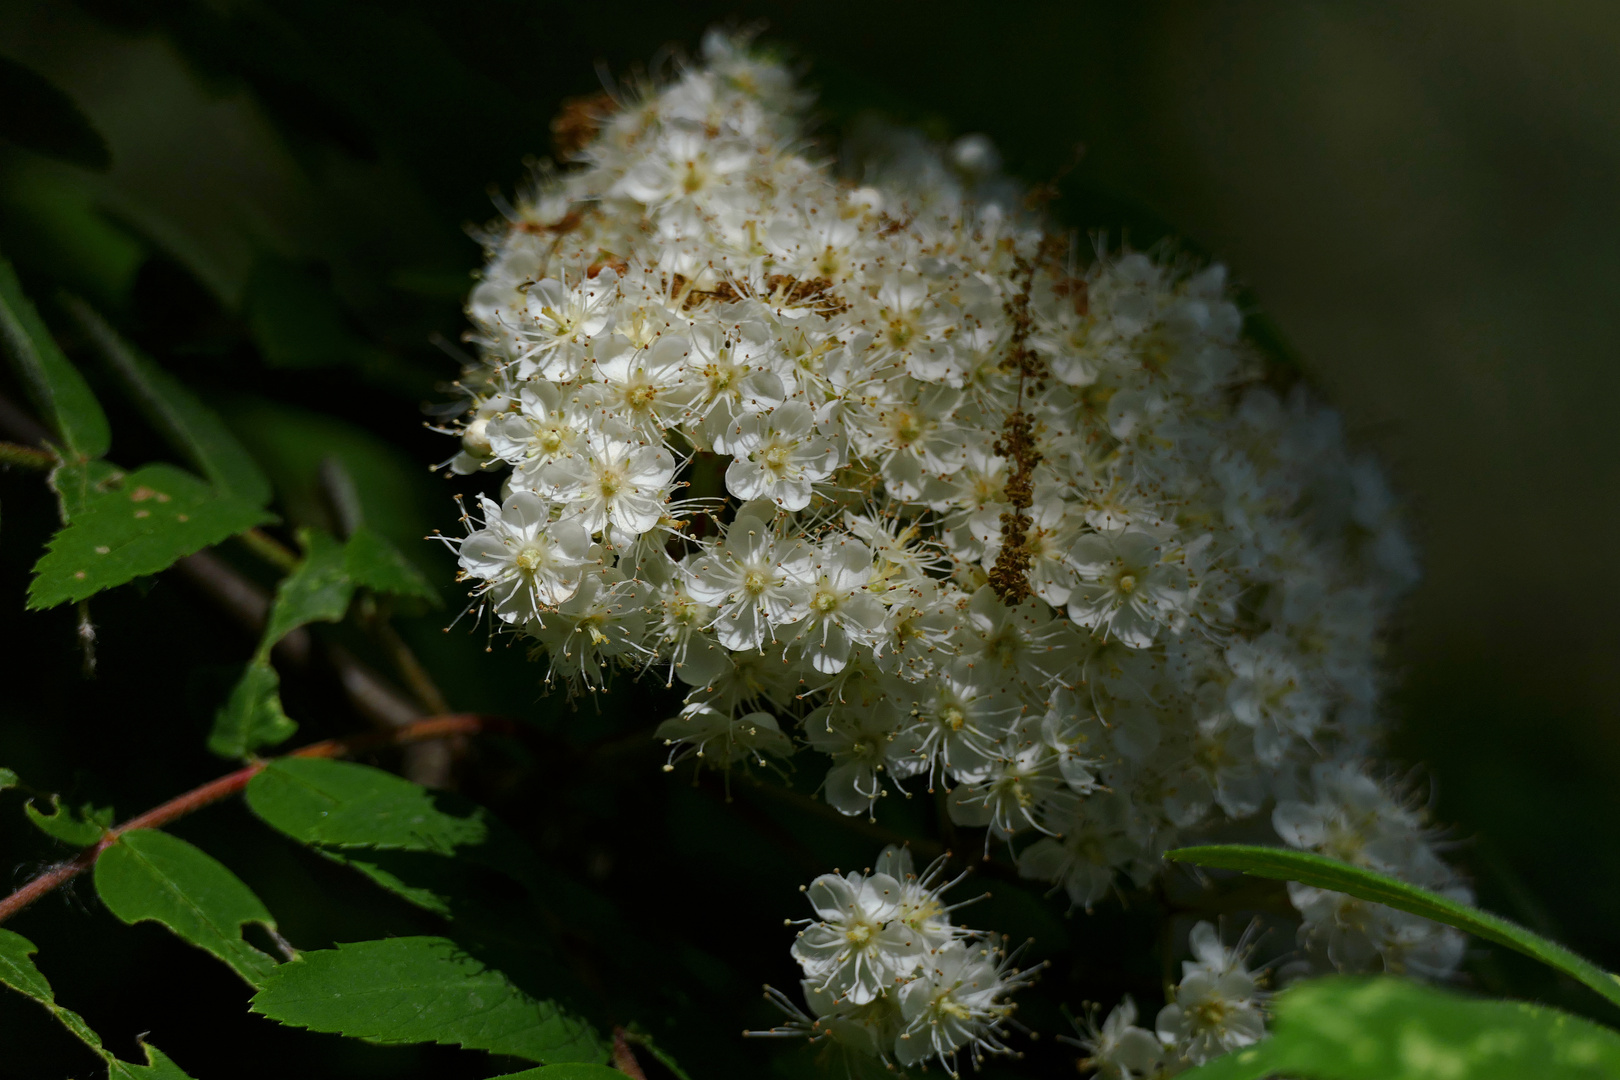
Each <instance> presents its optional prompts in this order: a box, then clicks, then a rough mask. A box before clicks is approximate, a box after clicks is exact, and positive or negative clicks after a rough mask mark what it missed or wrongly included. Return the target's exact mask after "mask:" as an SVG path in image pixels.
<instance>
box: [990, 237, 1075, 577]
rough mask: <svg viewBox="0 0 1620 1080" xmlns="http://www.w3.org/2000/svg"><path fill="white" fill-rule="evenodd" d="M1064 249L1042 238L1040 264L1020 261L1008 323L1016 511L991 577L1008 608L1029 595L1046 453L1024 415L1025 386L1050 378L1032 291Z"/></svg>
mask: <svg viewBox="0 0 1620 1080" xmlns="http://www.w3.org/2000/svg"><path fill="white" fill-rule="evenodd" d="M1061 244H1062V241H1061V239H1058V238H1054V237H1051V236H1047V237H1044V238H1042V240H1041V244H1040V247H1039V249H1038V250H1037V252H1036V255H1035V258H1034V259H1025V258H1024V257H1023V256H1021V255H1020V256H1016V257H1015V258H1014V260H1013V266H1014V268H1015V270H1016V273H1017V275H1018V277H1019V278H1020V279H1021V282H1020V288H1019V290H1018V292H1016V293H1014V294H1013V295H1012V296H1009V297H1008V298H1007V303H1006V312H1007V321H1008V323H1009V324H1010V325H1011V327H1012V331H1011V333H1010V334H1009V335H1008V339H1007V356H1006V359H1004V360H1003V361H1002V365H1001V366H1002V368H1003V370H1007V371H1016V372H1018V403H1017V404H1016V405H1015V406H1014V407H1013V411H1012V412H1010V413H1008V414H1007V421H1006V423H1005V425H1003V427H1002V429H1001V437H1000V438H999V439H997V440H996V444H995V447H994V449H995V452H996V453H997V454H999V455H1000V456H1001V457H1004V458H1006V459H1007V460H1008V461H1010V462H1011V463H1012V471H1011V472H1010V473H1009V474H1008V476H1007V483H1006V487H1005V494H1006V497H1007V501H1008V502H1009V503H1011V504H1012V509H1011V510H1008V511H1005V512H1003V513H1002V515H1001V551H1000V552H999V553H998V554H997V555H996V562H995V565H994V566H992V567H991V568H990V574H989V578H990V588H992V589H993V590H995V593H996V595H997V596H998V597H1000V598H1001V602H1002V603H1003V604H1006V605H1007V606H1008V607H1016V606H1017V605H1018V604H1020V603H1022V602H1023V600H1024V598H1025V597H1026V596H1028V595H1029V565H1030V561H1031V559H1030V553H1029V547H1028V536H1029V529H1030V526H1031V525H1033V524H1034V523H1035V521H1034V519H1033V518H1031V517H1030V516H1029V514H1028V513H1027V512H1026V511H1028V510H1029V508H1030V506H1031V505H1032V504H1033V503H1034V502H1035V466H1036V465H1039V464H1040V462H1041V452H1040V451H1039V450H1037V449H1036V448H1035V419H1034V417H1032V416H1030V415H1029V413H1027V412H1025V411H1024V383H1025V382H1026V381H1030V380H1033V381H1034V383H1035V387H1036V389H1037V390H1040V389H1043V388H1044V387H1045V382H1044V380H1045V378H1046V374H1047V369H1046V361H1045V360H1044V359H1042V358H1041V355H1040V354H1039V353H1037V352H1036V351H1035V350H1034V349H1032V348H1030V347H1029V332H1030V330H1031V329H1032V327H1033V326H1034V316H1032V315H1031V314H1030V310H1029V299H1030V291H1031V290H1032V289H1033V287H1034V284H1035V271H1036V269H1037V268H1038V267H1039V266H1040V264H1041V263H1042V262H1045V261H1047V260H1049V259H1052V258H1054V257H1056V255H1057V254H1058V253H1059V251H1060V250H1061Z"/></svg>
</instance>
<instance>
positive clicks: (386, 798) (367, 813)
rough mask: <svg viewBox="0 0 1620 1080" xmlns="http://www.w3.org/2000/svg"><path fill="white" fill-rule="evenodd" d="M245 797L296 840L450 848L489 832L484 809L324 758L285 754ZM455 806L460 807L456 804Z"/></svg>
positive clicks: (470, 843) (368, 769)
mask: <svg viewBox="0 0 1620 1080" xmlns="http://www.w3.org/2000/svg"><path fill="white" fill-rule="evenodd" d="M247 803H248V806H249V808H250V809H252V811H253V812H254V813H255V814H257V815H259V817H260V818H262V819H263V820H264V821H265V822H266V823H267V824H269V825H270V826H271V827H272V828H275V829H277V830H279V831H281V832H283V833H286V834H287V835H288V836H290V837H292V838H293V839H294V840H298V841H300V842H302V843H305V844H316V845H321V846H327V847H339V848H353V847H366V848H394V849H399V850H404V851H425V852H431V853H433V854H436V855H453V854H455V852H456V849H457V848H458V847H469V846H476V845H478V844H481V843H483V842H484V840H485V839H486V838H487V837H488V836H489V832H490V828H489V823H488V819H487V815H486V813H485V811H484V810H483V809H482V808H480V807H477V806H473V805H471V804H468V805H467V806H466V807H465V813H464V814H462V815H457V814H452V813H448V812H446V811H445V810H444V809H442V806H443V805H453V803H451V802H450V801H449V800H447V799H445V797H443V796H435V795H434V794H433V793H432V792H430V791H428V790H427V789H426V788H424V787H421V786H420V785H417V784H413V783H411V782H410V781H409V780H405V779H402V778H400V777H398V776H395V775H394V774H392V773H388V772H384V771H383V770H381V769H373V768H371V767H370V766H368V765H356V764H354V763H352V762H347V761H329V760H326V759H323V758H282V759H280V760H278V761H272V762H270V764H268V765H266V766H265V768H264V771H262V772H260V773H259V775H257V776H255V777H254V778H253V779H252V781H251V782H249V784H248V787H247ZM458 809H460V807H458Z"/></svg>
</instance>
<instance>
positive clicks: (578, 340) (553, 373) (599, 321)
mask: <svg viewBox="0 0 1620 1080" xmlns="http://www.w3.org/2000/svg"><path fill="white" fill-rule="evenodd" d="M617 288H618V278H617V277H616V276H615V275H614V273H613V271H611V270H604V271H602V272H601V273H600V274H598V275H597V276H596V277H595V278H586V279H585V280H583V281H580V282H578V283H577V284H575V285H574V286H572V287H569V286H568V285H565V284H563V283H562V282H561V281H558V280H557V279H556V278H545V279H544V280H541V281H537V282H535V283H534V284H533V285H532V286H530V287H529V289H528V299H527V302H526V303H525V304H524V308H523V314H522V315H518V316H515V318H514V316H512V315H507V316H505V318H507V319H512V320H513V321H512V322H511V323H509V326H510V328H511V330H512V331H513V333H514V335H515V336H516V338H517V340H518V341H519V342H520V346H519V349H518V352H517V357H516V359H517V360H518V375H519V377H520V378H530V377H532V376H535V375H538V376H540V377H542V378H545V379H551V380H555V381H557V382H567V381H568V380H569V379H572V378H574V377H575V376H576V375H578V374H579V372H580V369H581V368H582V367H583V366H584V365H585V358H586V356H587V355H588V354H589V351H590V346H591V342H592V339H593V338H594V337H595V336H596V335H597V334H599V333H601V332H602V330H603V328H604V327H606V326H607V324H608V320H609V319H610V317H611V315H612V305H613V302H614V300H615V299H616V292H617Z"/></svg>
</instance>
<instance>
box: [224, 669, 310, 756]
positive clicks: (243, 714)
mask: <svg viewBox="0 0 1620 1080" xmlns="http://www.w3.org/2000/svg"><path fill="white" fill-rule="evenodd" d="M297 730H298V724H297V723H296V722H294V721H293V720H292V719H291V718H289V717H288V716H287V713H286V712H285V711H284V710H283V709H282V707H281V677H280V676H279V675H277V674H276V669H275V668H273V667H271V666H270V664H269V663H268V662H266V661H265V660H262V659H255V660H253V661H251V662H250V663H249V664H248V666H247V668H246V670H244V671H243V672H242V677H241V678H240V679H238V680H237V683H236V686H235V688H234V689H232V690H231V696H230V698H229V700H227V701H226V702H225V704H224V706H223V707H221V708H220V710H219V711H218V712H217V713H215V714H214V727H213V730H212V731H210V732H209V734H208V749H209V750H211V751H213V752H214V753H216V754H218V755H219V756H220V757H226V758H239V757H243V756H245V755H247V754H251V753H254V752H255V751H257V750H259V749H261V748H263V747H266V746H275V745H276V744H277V743H281V742H285V741H287V740H288V739H290V738H292V736H293V734H294V733H295V732H296V731H297Z"/></svg>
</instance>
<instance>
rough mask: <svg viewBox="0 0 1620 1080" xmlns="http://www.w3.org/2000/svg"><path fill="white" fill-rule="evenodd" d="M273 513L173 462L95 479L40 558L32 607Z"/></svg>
mask: <svg viewBox="0 0 1620 1080" xmlns="http://www.w3.org/2000/svg"><path fill="white" fill-rule="evenodd" d="M271 519H272V518H271V515H270V514H268V513H266V512H265V511H264V510H261V509H260V508H258V507H257V506H255V505H253V503H251V502H248V501H246V500H244V499H240V498H238V497H236V496H234V495H226V494H224V493H222V492H220V491H218V490H217V489H215V488H213V487H211V486H210V485H208V484H206V483H204V482H203V481H202V480H199V479H198V478H197V477H195V476H192V475H191V474H190V473H186V472H183V471H181V470H180V469H177V468H175V467H174V466H172V465H147V466H145V467H143V468H140V469H136V470H135V471H134V472H131V473H127V474H125V475H124V476H122V477H121V478H119V479H118V480H116V481H115V482H109V483H108V484H107V485H97V484H91V485H90V488H89V493H88V495H87V497H86V498H85V501H84V503H83V506H82V508H80V509H78V510H76V511H75V512H74V513H73V515H72V519H71V520H70V521H69V523H68V524H67V525H65V526H64V527H63V528H62V530H61V531H60V532H58V533H57V534H56V535H55V536H53V537H52V538H51V543H50V547H49V548H48V549H47V550H46V552H45V554H44V556H43V557H41V559H40V560H39V562H38V563H36V564H35V566H34V580H33V581H32V582H31V583H30V584H29V587H28V606H29V607H31V608H34V609H36V610H38V609H42V608H49V607H55V606H56V605H57V604H64V603H68V602H71V601H74V600H83V599H84V598H86V597H88V596H94V595H95V594H96V593H98V592H101V591H102V590H103V589H110V588H112V587H113V586H115V585H123V584H124V583H126V582H128V581H131V580H132V579H134V578H137V577H140V576H142V575H144V574H155V573H157V572H158V571H160V570H166V569H168V568H169V567H170V566H172V565H173V564H174V563H175V561H176V560H178V559H181V558H184V557H185V556H187V555H190V554H192V553H193V552H196V551H200V550H202V549H203V548H205V547H207V546H209V545H210V544H217V543H219V542H220V541H221V540H224V539H225V538H226V537H229V536H232V535H234V534H236V533H239V532H241V531H243V530H244V529H250V528H252V527H253V526H255V525H263V524H264V523H265V522H267V521H270V520H271Z"/></svg>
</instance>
